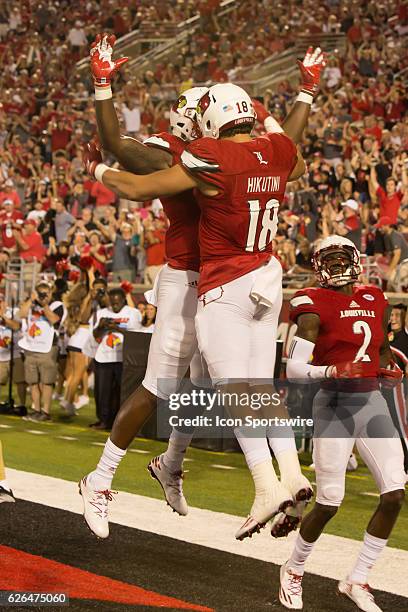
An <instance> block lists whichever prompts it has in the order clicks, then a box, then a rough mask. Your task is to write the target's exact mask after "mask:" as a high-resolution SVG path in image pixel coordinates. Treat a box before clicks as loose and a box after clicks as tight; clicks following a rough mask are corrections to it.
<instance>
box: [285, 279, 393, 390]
mask: <svg viewBox="0 0 408 612" xmlns="http://www.w3.org/2000/svg"><path fill="white" fill-rule="evenodd" d="M387 304H388V302H387V298H386V297H385V295H384V294H383V292H382V291H381V289H379V288H378V287H373V286H370V285H354V287H353V294H352V295H346V294H345V293H341V292H340V291H334V290H333V289H323V288H322V287H316V288H313V289H302V290H300V291H297V292H296V294H295V296H294V297H293V298H292V299H291V301H290V318H291V320H292V321H294V322H295V323H296V320H297V318H298V316H299V315H301V314H303V313H314V314H317V315H319V317H320V329H319V336H318V338H317V341H316V344H315V348H314V352H313V365H317V366H320V365H334V364H336V363H342V362H344V361H355V362H356V361H358V362H361V364H362V366H363V374H362V376H363V377H373V378H374V377H377V376H378V371H379V367H380V348H381V345H382V343H383V341H384V330H383V318H384V312H385V309H386V308H387Z"/></svg>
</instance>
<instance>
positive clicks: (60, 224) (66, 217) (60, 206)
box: [54, 199, 75, 243]
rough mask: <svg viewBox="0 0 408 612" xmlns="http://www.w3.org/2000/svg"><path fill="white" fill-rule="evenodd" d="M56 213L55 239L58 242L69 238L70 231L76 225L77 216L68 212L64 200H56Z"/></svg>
mask: <svg viewBox="0 0 408 612" xmlns="http://www.w3.org/2000/svg"><path fill="white" fill-rule="evenodd" d="M55 211H56V215H55V218H54V225H55V239H56V241H57V243H60V242H62V241H66V240H67V238H68V231H69V229H70V228H71V227H72V226H73V225H74V223H75V218H74V217H73V216H72V215H70V214H69V212H67V209H66V208H65V205H64V203H63V201H62V200H59V199H58V200H56V202H55Z"/></svg>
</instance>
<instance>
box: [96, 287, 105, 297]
mask: <svg viewBox="0 0 408 612" xmlns="http://www.w3.org/2000/svg"><path fill="white" fill-rule="evenodd" d="M105 293H106V290H105V289H103V288H102V287H101V288H100V289H97V290H96V295H97V296H98V297H103V296H104V295H105Z"/></svg>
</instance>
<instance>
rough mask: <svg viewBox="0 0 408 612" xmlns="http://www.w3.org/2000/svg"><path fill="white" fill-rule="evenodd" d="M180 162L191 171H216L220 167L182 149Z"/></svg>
mask: <svg viewBox="0 0 408 612" xmlns="http://www.w3.org/2000/svg"><path fill="white" fill-rule="evenodd" d="M181 162H182V164H183V166H184V167H185V168H186V169H187V170H190V171H191V172H218V170H219V169H220V166H219V164H217V163H214V162H210V161H207V160H206V159H203V158H201V157H197V156H196V155H193V153H190V151H187V150H186V151H183V153H182V155H181Z"/></svg>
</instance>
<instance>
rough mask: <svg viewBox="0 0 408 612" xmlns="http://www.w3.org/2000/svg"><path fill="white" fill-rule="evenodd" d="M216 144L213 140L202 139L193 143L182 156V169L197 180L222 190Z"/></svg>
mask: <svg viewBox="0 0 408 612" xmlns="http://www.w3.org/2000/svg"><path fill="white" fill-rule="evenodd" d="M216 142H217V141H215V140H213V139H212V138H200V139H199V140H196V141H195V142H191V143H190V144H189V145H188V147H187V148H186V149H185V151H184V152H183V154H182V155H181V158H180V161H181V165H182V167H183V168H184V169H185V170H187V172H189V173H190V174H192V175H193V176H194V177H195V178H198V179H199V180H200V181H202V182H203V183H208V184H209V185H212V186H213V187H215V188H216V189H218V190H222V189H223V179H222V173H221V163H220V161H219V160H218V159H217V154H216V148H215V147H216V145H215V144H214V143H216Z"/></svg>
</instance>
